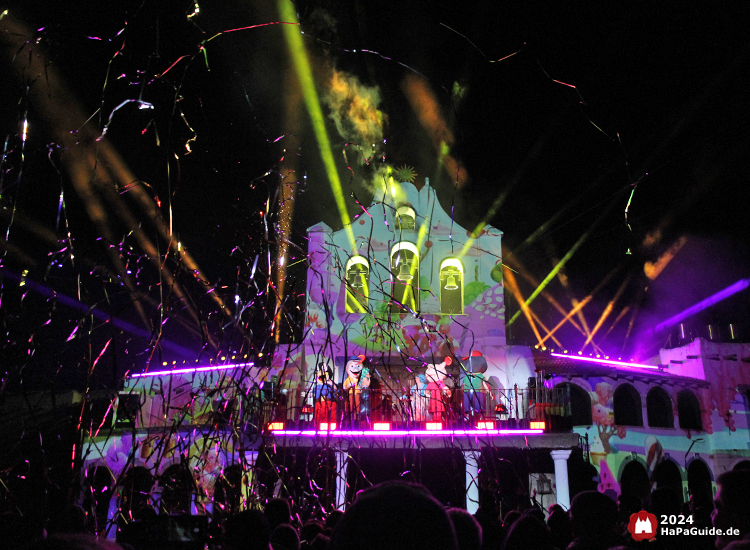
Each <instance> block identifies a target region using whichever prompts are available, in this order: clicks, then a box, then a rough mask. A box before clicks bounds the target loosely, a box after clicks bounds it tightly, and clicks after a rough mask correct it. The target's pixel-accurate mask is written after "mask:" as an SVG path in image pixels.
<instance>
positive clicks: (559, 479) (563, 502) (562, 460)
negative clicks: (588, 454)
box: [550, 449, 571, 510]
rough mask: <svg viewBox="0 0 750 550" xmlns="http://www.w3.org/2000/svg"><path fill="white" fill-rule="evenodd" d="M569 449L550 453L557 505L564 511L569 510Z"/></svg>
mask: <svg viewBox="0 0 750 550" xmlns="http://www.w3.org/2000/svg"><path fill="white" fill-rule="evenodd" d="M570 452H571V451H570V449H564V450H563V449H560V450H555V451H550V454H551V455H552V460H554V461H555V486H556V487H557V491H556V493H557V503H558V504H559V505H560V506H562V507H563V508H564V509H565V510H569V509H570V487H569V485H568V458H569V457H570Z"/></svg>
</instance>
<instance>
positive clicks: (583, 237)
mask: <svg viewBox="0 0 750 550" xmlns="http://www.w3.org/2000/svg"><path fill="white" fill-rule="evenodd" d="M613 204H614V203H610V205H609V207H607V208H605V209H604V212H602V214H601V215H600V216H599V217H598V218H597V219H596V220H595V221H594V223H593V224H592V225H591V227H590V228H589V229H588V231H586V232H585V233H584V234H583V235H581V236H580V238H579V239H578V240H577V241H576V242H575V244H574V245H573V246H572V247H571V249H570V250H568V252H567V253H566V254H565V256H563V258H562V259H561V260H560V261H559V262H557V265H555V267H554V268H552V271H550V272H549V275H547V276H546V277H545V278H544V280H543V281H542V282H541V283H540V284H539V286H538V287H536V290H534V292H532V293H531V296H529V297H528V298H527V299H526V306H528V305H529V304H531V302H533V301H534V299H535V298H536V297H537V296H539V295H540V294H541V293H542V291H543V290H544V289H545V288H546V286H547V285H548V284H549V283H550V281H551V280H552V279H554V278H555V277H556V276H557V274H558V272H559V271H560V270H561V269H562V268H563V267H565V264H567V263H568V261H569V260H570V259H571V258H572V257H573V255H574V254H575V253H576V252H577V251H578V249H579V248H581V245H583V243H584V242H586V239H588V237H589V235H590V234H591V232H592V231H593V230H594V228H595V227H596V226H597V225H599V222H600V221H602V219H604V216H606V215H607V214H608V213H609V211H610V210H611V209H612V205H613ZM520 314H521V311H520V310H519V311H516V313H515V314H514V315H513V317H511V319H510V321H508V323H507V326H511V325H512V324H513V323H514V322H515V321H516V319H518V317H519V315H520Z"/></svg>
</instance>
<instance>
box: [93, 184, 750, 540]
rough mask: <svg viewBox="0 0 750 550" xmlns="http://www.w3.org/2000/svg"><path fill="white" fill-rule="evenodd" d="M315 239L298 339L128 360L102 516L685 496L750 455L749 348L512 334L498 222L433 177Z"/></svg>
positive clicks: (115, 408) (101, 448)
mask: <svg viewBox="0 0 750 550" xmlns="http://www.w3.org/2000/svg"><path fill="white" fill-rule="evenodd" d="M308 238H309V244H308V258H309V266H308V276H307V285H308V286H307V303H306V309H307V321H306V326H305V330H304V338H303V339H302V342H301V343H297V344H290V345H287V346H279V347H278V348H277V349H276V352H275V353H274V354H273V356H271V357H226V358H224V360H223V361H222V362H221V363H217V364H213V365H205V366H187V365H185V366H180V367H181V368H179V369H177V368H175V367H172V366H171V365H167V367H169V368H168V369H167V370H165V372H161V373H160V372H150V373H145V374H143V375H133V376H131V377H129V378H128V379H127V380H126V382H125V387H124V388H123V390H122V391H121V392H120V394H119V396H117V397H116V398H113V399H111V401H110V409H111V411H110V412H112V414H111V415H110V420H107V417H106V415H100V417H101V421H92V422H91V423H89V425H88V428H87V429H88V432H87V437H86V438H85V439H84V441H83V445H82V447H81V450H80V460H81V463H82V467H83V469H84V472H85V474H86V479H87V480H88V481H87V489H86V491H85V495H84V499H88V500H87V502H88V504H89V506H91V507H95V508H96V510H97V514H98V517H99V519H100V521H99V523H100V524H101V525H102V529H100V530H109V531H110V533H112V532H114V527H115V525H116V524H119V525H121V526H122V525H126V524H127V523H128V522H131V521H133V519H134V517H135V515H134V514H135V512H134V511H135V510H137V509H138V508H139V507H143V506H153V507H155V508H156V509H157V510H158V511H160V512H163V513H165V514H194V515H208V516H213V517H216V516H220V515H221V514H228V513H230V512H231V511H234V510H237V509H239V508H243V507H247V506H253V505H255V504H258V503H260V502H261V501H262V500H263V499H264V498H267V497H269V496H272V495H282V496H291V497H292V498H294V499H295V500H297V501H304V502H306V503H307V504H311V505H317V506H320V507H322V508H329V509H330V508H333V507H337V508H344V507H345V506H346V504H347V502H351V500H352V499H353V498H354V496H355V494H356V491H357V490H359V489H362V488H364V487H366V486H367V485H368V484H369V483H372V482H375V481H378V480H380V479H384V478H388V477H393V478H399V479H409V480H413V481H419V482H422V483H425V484H426V485H428V486H429V487H431V488H432V489H433V492H436V493H440V491H441V490H443V489H445V488H446V487H449V488H451V487H452V489H450V490H448V489H446V492H445V494H444V495H441V494H438V496H439V497H441V498H442V500H444V501H445V502H446V503H450V504H451V505H458V506H465V507H466V508H467V509H469V510H470V511H475V510H476V509H477V507H478V506H479V504H480V502H487V500H486V499H490V500H492V499H494V500H495V503H496V504H498V505H502V506H503V507H505V509H507V507H509V506H514V505H516V504H521V502H520V501H519V500H518V495H522V497H523V499H526V500H527V501H528V499H529V498H531V499H533V500H535V501H536V502H537V503H538V504H540V505H542V506H544V507H545V508H547V507H548V506H549V505H550V504H551V503H553V502H559V503H560V504H562V505H563V506H565V507H567V506H569V504H570V498H571V493H575V492H577V491H578V490H583V489H587V488H596V487H598V489H599V490H600V491H603V492H606V493H608V494H611V495H612V496H613V497H615V496H617V495H618V494H620V493H621V492H627V493H631V494H635V495H637V496H639V497H643V496H645V494H647V493H648V491H650V490H651V489H652V488H653V487H655V486H659V485H667V486H670V487H673V488H674V489H675V491H678V492H679V494H680V495H682V496H683V498H687V494H688V493H690V494H693V493H696V494H697V493H698V492H700V493H701V494H703V493H706V492H708V493H711V492H712V491H713V485H712V484H713V480H714V479H715V477H716V476H717V475H719V474H720V473H721V472H722V471H724V470H725V469H728V468H731V467H734V466H735V465H736V463H738V462H740V461H742V460H748V459H750V450H748V449H749V448H748V416H747V415H748V403H747V388H748V383H749V382H748V378H750V348H749V347H748V345H746V344H743V345H740V344H717V343H714V342H706V341H704V340H700V339H698V340H696V341H694V342H693V343H691V344H689V345H688V346H686V347H684V348H679V349H675V350H663V351H662V355H661V358H660V361H659V362H658V363H655V364H653V365H650V364H628V363H624V362H620V361H610V360H609V359H607V358H601V357H600V358H586V357H582V356H575V355H570V354H557V353H551V352H549V351H546V350H545V351H539V350H531V349H530V348H529V347H526V346H517V345H508V344H507V342H506V338H505V302H504V285H503V268H502V254H501V239H502V233H501V232H500V231H499V230H497V229H495V228H493V227H490V226H487V225H484V226H482V227H480V228H478V229H476V230H473V231H471V230H467V229H465V228H462V227H460V226H459V225H457V224H456V223H455V221H454V220H453V219H452V217H451V216H449V215H448V214H447V213H446V212H445V210H444V209H443V208H442V207H441V205H440V204H439V202H438V200H437V196H436V194H435V191H434V190H433V189H432V188H431V187H430V186H429V182H426V183H425V184H424V185H423V186H422V187H421V188H420V189H417V187H416V186H415V185H413V184H411V183H408V182H401V183H399V182H395V181H388V182H385V183H384V186H383V188H382V189H381V190H379V191H377V192H376V193H375V196H374V198H373V200H372V203H371V204H370V205H369V206H368V207H367V208H364V207H363V209H362V213H361V214H360V215H359V216H357V217H356V218H355V219H354V220H353V221H352V222H351V223H350V224H348V225H344V227H342V228H341V229H339V230H337V231H333V230H332V229H331V228H330V227H328V226H327V225H325V224H323V223H320V224H318V225H315V226H313V227H311V228H310V229H309V230H308ZM571 457H572V458H571ZM592 478H595V480H594V481H593V482H592ZM518 480H521V481H520V486H519V481H518ZM581 480H582V481H581ZM597 480H598V481H597ZM513 495H515V496H513ZM514 499H515V500H514ZM105 526H108V527H105Z"/></svg>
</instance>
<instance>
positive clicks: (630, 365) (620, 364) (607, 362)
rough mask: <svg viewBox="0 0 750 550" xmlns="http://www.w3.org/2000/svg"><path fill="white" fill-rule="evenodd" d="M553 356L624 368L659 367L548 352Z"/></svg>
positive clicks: (656, 367)
mask: <svg viewBox="0 0 750 550" xmlns="http://www.w3.org/2000/svg"><path fill="white" fill-rule="evenodd" d="M550 355H551V356H553V357H565V358H567V359H575V360H576V361H588V362H589V363H600V364H605V365H614V366H615V367H622V368H626V369H652V370H653V369H657V370H658V369H659V367H658V366H656V365H643V364H641V363H627V362H625V361H613V360H612V359H596V358H594V357H581V356H580V355H565V354H564V353H550Z"/></svg>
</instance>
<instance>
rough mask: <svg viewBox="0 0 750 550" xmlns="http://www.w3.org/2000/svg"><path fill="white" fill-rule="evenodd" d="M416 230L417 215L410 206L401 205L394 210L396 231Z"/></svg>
mask: <svg viewBox="0 0 750 550" xmlns="http://www.w3.org/2000/svg"><path fill="white" fill-rule="evenodd" d="M416 228H417V214H416V212H414V209H413V208H412V207H411V205H408V204H402V205H401V206H399V207H398V208H396V229H404V230H414V229H416Z"/></svg>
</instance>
